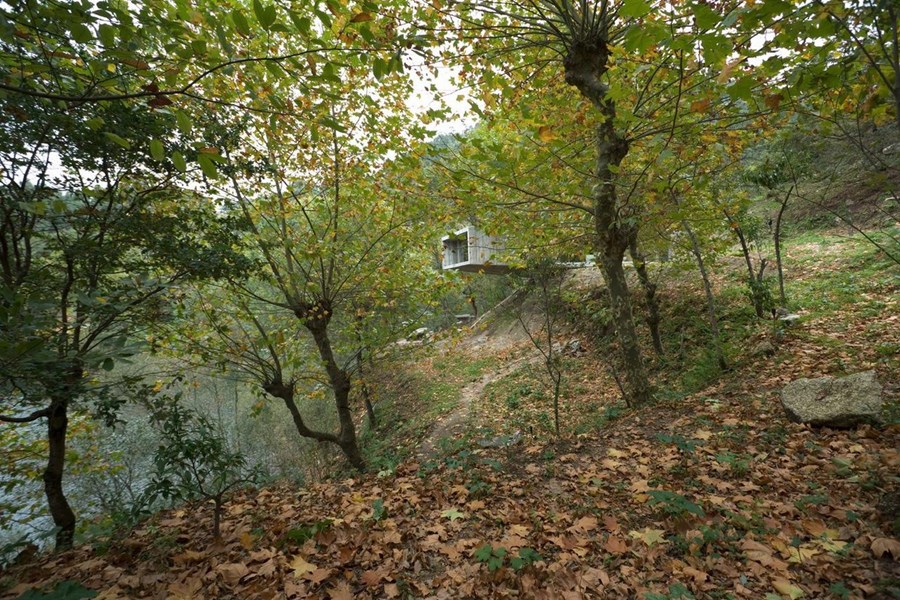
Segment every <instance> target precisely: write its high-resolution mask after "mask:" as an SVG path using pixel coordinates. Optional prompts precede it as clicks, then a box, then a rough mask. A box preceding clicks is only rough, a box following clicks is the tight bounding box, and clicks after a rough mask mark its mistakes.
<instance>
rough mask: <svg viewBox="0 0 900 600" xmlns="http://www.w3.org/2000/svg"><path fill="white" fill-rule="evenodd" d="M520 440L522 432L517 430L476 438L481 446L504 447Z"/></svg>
mask: <svg viewBox="0 0 900 600" xmlns="http://www.w3.org/2000/svg"><path fill="white" fill-rule="evenodd" d="M520 441H522V432H521V431H517V432H515V433H514V434H512V435H498V436H497V437H493V438H487V439H482V440H478V445H479V446H481V447H482V448H506V447H507V446H513V445H515V444H518V443H519V442H520Z"/></svg>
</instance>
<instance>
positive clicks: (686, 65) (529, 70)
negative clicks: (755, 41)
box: [448, 0, 760, 402]
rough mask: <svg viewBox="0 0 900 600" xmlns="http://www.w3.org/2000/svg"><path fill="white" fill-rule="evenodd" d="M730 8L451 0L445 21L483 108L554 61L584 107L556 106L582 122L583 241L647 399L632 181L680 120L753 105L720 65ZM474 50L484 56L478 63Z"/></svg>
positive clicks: (634, 394)
mask: <svg viewBox="0 0 900 600" xmlns="http://www.w3.org/2000/svg"><path fill="white" fill-rule="evenodd" d="M740 14H741V12H740V10H739V9H732V8H731V7H727V6H726V7H723V8H721V9H718V10H714V9H713V8H711V7H709V6H708V5H704V4H696V5H695V4H690V5H689V4H676V5H665V6H655V7H654V6H652V5H650V4H648V3H645V2H640V1H635V0H624V1H623V2H606V1H603V2H582V3H558V2H530V1H525V0H521V1H519V0H509V1H504V2H487V1H485V2H462V3H457V4H455V5H454V11H453V13H452V17H450V18H449V20H450V22H451V24H452V25H453V27H452V29H453V30H454V31H460V30H461V31H462V32H463V33H462V34H460V37H461V38H462V40H461V42H460V46H459V48H458V49H457V50H456V52H457V54H458V55H460V56H461V57H462V58H461V61H462V67H461V68H462V72H463V77H464V78H467V79H468V78H471V79H476V80H477V81H478V82H479V83H481V84H482V89H483V90H484V91H483V92H482V96H481V98H482V99H483V102H484V104H485V105H487V106H488V107H491V106H492V104H493V103H496V102H498V101H499V100H501V99H502V100H510V101H514V102H515V104H516V105H523V104H525V103H526V102H527V97H526V96H527V94H528V93H529V92H530V91H531V90H532V89H540V88H539V87H534V86H535V84H536V82H537V81H541V83H542V84H544V85H547V83H545V82H546V80H548V79H551V78H552V76H551V75H547V74H546V73H547V71H550V69H549V68H548V67H551V66H556V67H561V70H562V76H563V81H564V83H565V85H567V86H569V87H570V88H572V89H574V90H576V91H577V92H578V94H579V96H580V98H581V99H582V101H583V102H586V103H587V104H588V108H589V109H590V110H585V107H584V106H583V104H579V103H577V102H574V103H573V102H572V101H571V99H570V100H569V102H568V103H567V105H565V108H564V105H562V104H558V105H557V107H556V110H557V111H560V112H561V113H562V114H563V115H565V116H566V117H567V118H569V119H570V120H571V121H572V122H574V123H577V124H579V125H580V128H581V132H582V133H581V136H580V137H579V139H580V140H585V139H588V138H589V139H590V140H591V142H592V147H593V156H594V164H593V167H592V172H591V173H590V174H589V175H588V176H587V177H585V176H584V174H583V175H582V177H584V179H583V181H584V180H587V183H586V187H588V188H589V189H590V190H591V193H590V197H589V199H588V200H589V210H590V215H591V220H592V225H593V237H594V244H593V245H594V248H595V250H596V252H597V254H598V260H599V263H600V266H601V269H602V270H603V274H604V278H605V279H606V283H607V286H608V291H609V297H610V304H611V307H612V313H613V317H614V320H615V324H616V331H617V336H618V339H619V346H620V350H621V353H622V358H623V363H624V365H625V369H624V370H625V374H626V380H627V383H628V387H629V388H630V389H629V395H630V396H631V398H632V399H633V400H634V401H636V402H646V401H647V400H648V399H649V398H650V386H649V382H648V379H647V374H646V370H645V367H644V364H643V359H642V356H641V351H640V347H639V344H638V340H637V335H636V331H635V327H634V323H633V319H632V308H631V299H630V295H629V291H628V285H627V281H626V278H625V274H624V270H623V267H622V259H623V257H624V254H625V252H626V251H628V249H629V246H631V243H632V241H633V240H634V239H635V237H636V236H637V233H638V224H639V220H640V215H641V206H640V202H639V200H638V198H637V195H636V194H635V190H636V189H637V187H638V184H639V183H640V181H641V180H642V178H643V176H644V174H645V173H646V172H647V170H648V169H650V168H651V167H652V165H653V162H654V161H655V158H656V157H658V156H661V155H663V154H664V153H665V152H667V151H669V150H668V148H669V144H670V142H671V139H672V138H673V137H674V136H675V135H677V134H678V132H679V131H681V130H682V129H684V128H695V127H697V126H707V127H708V126H709V125H712V124H716V125H717V126H718V127H719V128H723V129H724V128H726V127H729V126H734V125H735V124H739V123H741V122H747V121H750V120H751V119H752V118H753V117H754V116H756V115H758V114H759V113H760V109H757V108H756V107H753V106H751V105H749V104H748V100H750V99H751V96H752V93H753V90H754V88H757V87H759V83H758V82H757V81H756V79H755V78H754V77H752V76H751V74H750V73H749V71H748V70H747V69H746V68H745V66H740V67H739V66H738V65H737V64H729V65H728V66H727V67H726V65H725V61H726V59H727V58H728V56H729V54H730V53H731V51H732V50H733V49H734V48H735V47H741V46H743V45H746V44H748V42H749V40H750V39H751V38H752V35H748V36H746V37H743V36H742V37H739V38H737V39H735V40H734V41H732V40H731V39H730V38H731V37H733V36H730V35H729V30H728V27H729V25H730V24H733V23H734V21H735V20H736V19H737V18H738V17H739V16H740ZM454 19H455V21H454ZM448 28H451V26H449V25H448ZM484 56H486V57H488V58H489V60H488V61H484V60H479V58H480V57H484ZM473 64H477V65H478V72H476V70H475V69H474V67H473V66H472V65H473ZM523 82H527V83H528V85H525V84H524V83H523ZM494 90H498V91H499V93H495V92H494ZM536 93H538V94H540V93H541V92H536ZM508 106H509V104H507V105H506V106H504V108H507V107H508ZM541 114H542V115H548V114H553V112H552V111H551V112H549V113H548V112H547V111H545V112H543V113H541ZM532 118H533V117H532ZM538 133H539V135H540V137H542V138H543V139H544V140H551V139H552V137H553V129H552V128H547V129H544V128H539V129H538ZM542 134H543V135H542ZM547 134H549V135H547ZM563 139H565V138H563ZM567 141H568V142H569V143H571V142H572V141H573V140H572V139H569V140H567ZM640 146H643V147H646V152H645V153H644V162H643V164H641V163H635V164H632V163H630V162H629V161H628V160H626V159H628V157H629V156H634V150H636V149H637V148H638V147H640ZM532 193H534V192H532ZM579 204H581V203H579Z"/></svg>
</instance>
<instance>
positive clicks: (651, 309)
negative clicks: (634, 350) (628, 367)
mask: <svg viewBox="0 0 900 600" xmlns="http://www.w3.org/2000/svg"><path fill="white" fill-rule="evenodd" d="M628 250H629V253H630V254H631V260H632V262H634V268H635V270H636V271H637V275H638V280H639V281H640V282H641V286H643V288H644V298H645V299H646V301H647V326H648V327H649V328H650V337H651V338H652V339H653V349H654V350H655V351H656V355H657V356H659V357H660V358H661V357H662V356H663V354H664V352H663V345H662V338H661V337H660V335H659V322H660V317H659V300H657V298H656V284H655V283H653V281H651V280H650V274H649V273H648V272H647V262H646V260H645V258H644V255H643V254H641V252H640V248H639V247H638V244H637V237H634V238H632V240H631V242H630V243H629V245H628Z"/></svg>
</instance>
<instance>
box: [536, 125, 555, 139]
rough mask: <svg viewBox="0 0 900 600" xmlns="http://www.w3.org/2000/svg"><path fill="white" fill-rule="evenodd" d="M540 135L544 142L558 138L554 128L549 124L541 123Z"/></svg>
mask: <svg viewBox="0 0 900 600" xmlns="http://www.w3.org/2000/svg"><path fill="white" fill-rule="evenodd" d="M538 137H539V138H540V140H541V141H542V142H545V143H546V142H552V141H553V140H555V139H556V134H555V133H554V132H553V128H552V127H550V126H549V125H541V126H540V127H539V128H538Z"/></svg>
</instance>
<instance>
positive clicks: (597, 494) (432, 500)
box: [0, 237, 900, 600]
mask: <svg viewBox="0 0 900 600" xmlns="http://www.w3.org/2000/svg"><path fill="white" fill-rule="evenodd" d="M786 254H787V264H788V265H789V270H788V277H789V279H788V281H789V282H790V287H789V291H790V294H791V296H792V308H795V309H796V310H797V311H798V312H799V314H800V315H801V319H800V323H799V324H798V325H796V326H795V327H792V328H788V329H786V330H783V331H774V330H773V328H772V324H771V323H770V322H760V321H757V320H756V319H755V317H753V316H752V314H750V315H749V316H748V311H747V309H746V299H745V298H744V297H743V292H742V290H741V286H740V281H741V277H740V273H739V271H736V270H733V271H727V270H723V271H724V272H725V274H724V275H723V276H722V277H721V278H719V279H717V281H716V287H717V293H718V297H719V299H720V301H721V302H722V306H721V307H720V309H721V312H722V323H723V331H724V335H725V336H726V349H727V353H728V359H729V362H730V364H731V367H732V368H731V369H730V370H729V371H728V372H725V373H721V372H718V370H717V369H716V368H715V362H714V360H713V359H712V358H711V357H710V356H709V355H708V352H706V351H704V350H702V347H703V346H704V344H703V343H702V340H703V339H704V336H705V335H707V333H706V331H705V329H704V326H703V319H702V317H696V316H694V315H702V314H703V296H702V292H701V291H700V290H699V289H698V288H697V286H696V284H695V283H694V282H691V281H689V280H687V279H686V278H677V277H672V278H670V279H668V280H667V281H666V283H665V284H664V286H663V287H662V302H663V306H664V310H665V311H666V315H665V320H664V330H665V334H666V335H665V339H664V341H665V343H666V346H667V349H668V353H669V357H668V358H667V359H666V360H658V361H655V362H653V363H652V365H651V367H652V372H653V379H654V384H655V385H656V388H657V398H658V400H657V402H656V403H654V404H653V405H651V406H645V407H641V408H636V409H630V408H627V407H625V406H624V405H622V404H621V403H620V401H619V398H620V393H619V391H618V388H617V386H616V384H615V381H614V379H613V377H612V376H611V374H610V370H609V369H610V367H609V364H610V361H609V359H608V356H609V355H608V351H609V350H608V349H607V348H605V347H603V346H601V345H599V344H597V343H596V342H594V341H591V340H590V339H588V338H587V336H581V337H580V338H579V339H580V341H581V344H582V346H583V347H584V349H585V350H586V351H585V352H583V353H580V354H578V355H575V356H569V357H566V359H565V361H564V364H565V374H566V383H565V386H564V394H563V397H562V401H561V406H560V408H561V414H562V425H563V434H562V436H561V437H559V438H557V437H555V435H553V427H552V421H551V417H550V415H551V414H552V410H551V409H550V407H549V396H548V394H547V392H546V384H545V383H544V381H543V378H542V377H541V370H540V364H539V363H535V362H533V361H532V360H530V359H529V357H530V356H532V355H533V352H534V350H533V348H530V347H529V342H528V341H527V339H523V338H522V336H520V335H515V334H513V333H512V332H513V330H514V327H513V326H512V325H510V324H509V322H503V320H502V319H498V322H496V323H494V324H493V325H491V326H490V327H488V329H487V330H484V331H478V332H474V333H472V334H471V336H470V338H469V339H467V340H463V341H461V342H460V343H458V344H456V345H455V346H454V345H453V344H444V345H442V346H441V347H440V348H436V349H433V350H432V351H431V352H428V353H423V354H422V355H420V356H419V357H418V358H417V360H416V362H415V364H411V365H408V368H409V370H410V371H411V372H414V373H416V375H415V378H413V379H403V385H402V386H399V387H401V388H403V389H405V390H407V391H408V393H406V394H398V395H397V397H396V398H395V399H393V400H392V404H391V405H390V406H383V407H382V408H383V409H384V411H385V412H383V413H382V414H383V416H382V421H383V422H384V423H385V425H384V426H383V429H382V430H380V431H378V432H374V433H375V434H380V435H381V436H382V438H384V440H386V441H383V442H380V443H379V444H375V445H369V446H368V450H367V452H369V460H370V462H371V463H372V464H373V465H374V467H375V468H373V470H372V471H373V472H372V473H371V474H367V475H364V476H353V477H350V476H347V477H344V478H337V479H335V480H332V481H327V482H322V483H318V484H315V485H311V486H309V487H307V488H305V489H297V488H295V487H290V486H275V487H270V488H266V489H262V490H247V491H244V492H241V493H239V494H238V495H236V496H235V497H234V498H233V499H232V501H231V502H230V503H229V504H228V506H227V509H226V512H227V514H226V518H225V521H224V523H223V536H222V538H221V539H218V540H214V539H212V536H211V534H210V523H211V509H210V507H208V506H204V505H199V504H193V505H188V506H185V507H182V508H180V509H178V510H174V511H168V512H165V513H161V514H159V515H156V516H154V517H153V518H151V519H149V520H148V521H146V522H144V523H142V524H141V525H139V526H138V527H137V528H136V529H135V530H133V531H132V532H130V533H128V534H127V535H123V536H121V537H117V538H111V539H98V540H96V541H94V542H93V543H89V544H84V545H82V546H79V547H78V548H76V549H75V550H73V551H71V552H67V553H63V554H59V555H50V556H45V557H41V558H40V559H38V560H37V561H36V562H33V563H31V564H28V565H23V566H19V567H14V568H13V569H11V570H9V571H8V572H7V573H5V574H0V598H3V599H6V598H20V597H30V598H41V597H59V598H61V597H71V598H80V597H86V596H77V595H72V596H62V595H59V596H43V595H39V594H38V593H34V594H33V595H31V596H21V594H23V593H25V592H26V591H27V590H30V589H32V588H41V589H51V588H52V587H53V586H54V585H57V584H59V583H60V582H77V583H78V586H75V584H74V583H67V584H65V585H68V586H70V588H58V591H59V590H60V589H75V588H76V587H77V588H78V589H80V586H82V585H83V586H85V587H86V588H90V589H92V590H96V591H97V592H99V595H97V596H96V597H97V598H103V599H107V600H108V599H116V598H160V599H163V598H168V599H173V600H174V599H188V598H221V599H229V598H234V599H256V598H259V599H268V598H279V599H280V598H317V599H318V598H322V599H330V600H348V599H351V598H354V599H355V598H404V599H405V598H546V599H556V598H566V599H568V598H571V599H575V598H611V599H618V598H643V599H646V600H675V599H679V598H681V599H692V598H696V599H701V598H703V599H707V598H708V599H718V598H722V599H725V598H733V599H744V598H746V599H764V600H777V599H785V598H786V599H791V600H793V599H798V598H810V599H818V598H835V599H862V598H900V562H898V560H900V541H898V538H900V521H898V514H897V509H898V496H897V495H898V491H900V486H898V473H900V425H898V418H897V417H898V412H897V403H898V396H900V381H898V366H900V364H898V358H900V271H898V269H897V267H896V265H892V263H890V262H889V261H887V260H885V258H884V257H883V256H881V255H880V254H879V253H878V252H877V251H875V250H874V249H873V248H871V247H870V246H868V245H866V244H865V243H863V242H861V241H860V240H858V239H855V238H854V239H845V238H835V237H807V238H798V239H796V240H794V241H793V242H792V243H791V245H790V246H789V247H788V249H787V252H786ZM726 262H727V261H726ZM507 321H508V320H507ZM577 335H578V334H576V333H575V332H574V331H570V332H567V333H566V335H565V336H563V338H561V340H560V341H567V340H569V339H571V338H572V337H574V336H577ZM769 339H771V340H773V341H775V342H777V343H776V351H775V354H774V355H773V356H754V354H753V352H752V351H751V349H752V348H753V346H754V345H755V344H756V343H757V342H759V341H762V340H769ZM646 347H649V345H648V346H646ZM697 348H701V349H697ZM867 369H874V370H875V371H876V373H877V375H878V378H879V380H880V381H881V383H882V384H884V386H885V399H886V401H887V403H888V406H889V408H888V414H887V417H888V424H887V425H885V426H882V427H877V428H876V427H870V426H863V427H859V428H855V429H850V430H831V429H822V428H810V427H807V426H803V425H799V424H795V423H791V422H790V421H788V420H787V419H786V417H785V415H784V412H783V409H782V408H781V405H780V401H779V392H780V390H781V388H782V387H783V386H784V384H785V383H787V382H789V381H792V380H794V379H797V378H799V377H813V376H821V375H827V374H831V375H842V374H847V373H853V372H857V371H862V370H867ZM397 377H398V378H400V375H397ZM434 423H438V424H437V425H434ZM514 434H519V435H518V436H516V438H515V440H513V437H512V436H513V435H514ZM492 436H507V437H508V439H510V440H511V441H515V443H512V444H510V445H508V446H503V445H502V444H501V446H503V447H484V446H483V445H481V444H479V443H478V441H479V440H482V439H487V438H490V437H492ZM519 437H521V439H519ZM441 440H443V441H441ZM4 585H6V586H7V587H6V588H5V591H4V587H3V586H4Z"/></svg>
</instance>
